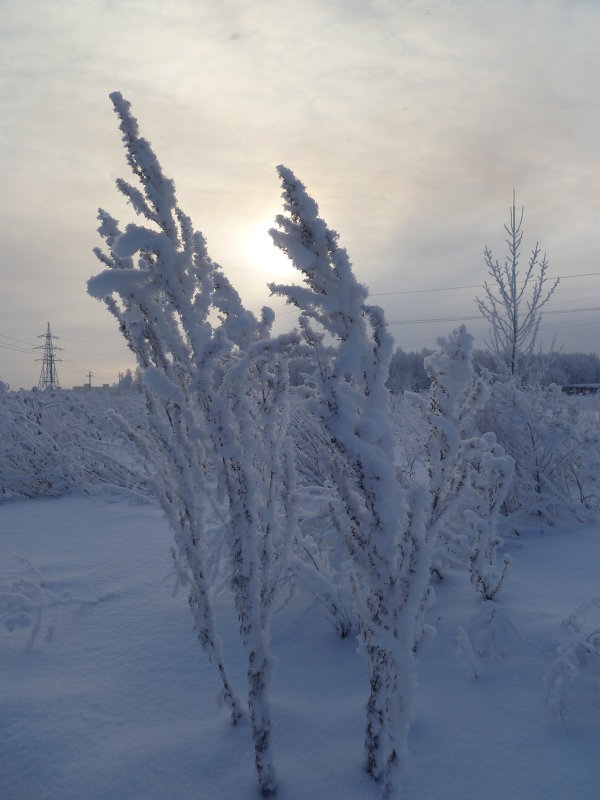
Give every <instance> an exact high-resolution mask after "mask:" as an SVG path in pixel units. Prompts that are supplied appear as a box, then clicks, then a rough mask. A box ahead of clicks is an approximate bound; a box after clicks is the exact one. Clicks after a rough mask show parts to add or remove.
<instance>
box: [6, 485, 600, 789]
mask: <svg viewBox="0 0 600 800" xmlns="http://www.w3.org/2000/svg"><path fill="white" fill-rule="evenodd" d="M170 544H171V534H170V530H169V528H168V526H167V524H166V522H165V521H164V519H163V516H162V513H161V512H160V510H158V508H156V507H155V506H153V505H137V504H131V503H129V502H128V501H127V500H125V499H122V498H116V497H115V498H114V500H113V502H109V500H107V498H99V497H87V498H84V497H79V496H67V497H63V498H60V499H41V500H28V501H15V502H12V503H5V504H3V505H0V592H1V593H2V594H0V615H1V620H2V622H3V625H2V628H1V629H0V697H1V700H0V703H1V708H2V713H1V715H0V742H1V746H0V798H2V800H44V799H45V798H48V800H50V799H51V800H84V799H89V800H108V798H111V799H112V798H119V800H133V798H136V800H137V799H138V798H143V799H144V800H153V799H154V798H156V800H167V799H168V798H173V800H188V799H189V800H192V798H193V799H194V800H204V799H205V800H239V798H252V797H257V796H258V791H257V789H256V784H255V775H254V767H253V750H252V746H251V741H250V735H249V730H248V726H247V723H244V724H242V725H241V726H240V727H238V728H236V729H232V728H231V726H230V724H229V721H228V717H227V714H226V712H225V710H223V709H219V708H218V707H217V705H216V704H215V696H216V695H217V693H218V690H219V683H218V679H217V675H216V674H215V671H214V669H213V668H212V667H211V665H210V664H208V663H207V661H206V659H205V657H204V654H203V653H202V651H201V649H200V646H199V644H198V642H197V641H196V640H195V637H194V634H193V631H192V625H191V615H190V613H189V611H188V609H187V600H186V598H185V596H184V594H183V593H180V594H179V595H178V596H175V597H174V596H173V585H174V582H175V578H174V575H173V574H172V562H171V556H170V552H169V546H170ZM507 549H508V550H509V552H510V553H511V554H512V555H513V558H514V563H513V567H512V569H511V571H510V573H509V576H508V578H507V580H506V584H505V586H504V587H503V590H502V592H501V594H500V601H499V603H498V605H497V606H496V610H495V620H494V622H493V623H492V624H491V625H490V624H489V622H488V616H489V612H490V609H489V608H488V609H485V610H484V609H483V608H482V604H481V602H480V601H479V600H478V598H477V596H476V595H475V593H474V592H473V591H472V589H471V588H470V586H469V585H468V583H467V582H466V581H467V580H468V579H467V578H466V576H450V577H448V578H446V580H445V581H444V583H443V584H441V585H440V584H438V585H437V587H436V592H437V598H438V599H437V603H436V605H435V606H434V608H433V610H432V616H431V621H432V622H433V623H434V624H435V625H436V627H437V635H436V637H435V638H434V640H433V642H432V643H431V644H429V645H428V647H427V649H426V651H425V652H424V654H423V656H422V658H421V665H420V673H419V680H420V688H419V694H418V698H417V718H416V720H415V723H414V725H413V727H412V730H411V735H410V740H409V745H410V760H409V762H408V765H407V774H406V776H405V780H404V786H403V793H402V795H403V797H405V798H410V800H442V798H443V800H472V799H473V798H479V797H481V798H486V800H507V799H508V798H510V800H532V798H540V799H541V798H543V800H565V799H566V798H577V800H597V799H598V798H600V658H599V657H598V655H597V654H594V653H591V654H590V655H588V654H587V651H586V638H587V642H588V645H589V647H588V649H592V650H593V647H592V646H591V644H592V642H593V641H594V639H593V635H592V634H593V632H594V631H595V630H596V629H598V628H600V609H599V608H598V606H595V605H593V601H594V600H595V599H596V598H597V597H600V584H599V582H598V576H599V575H600V526H599V525H591V526H588V527H579V528H577V529H576V530H549V531H546V532H545V533H543V534H540V533H539V532H535V533H534V532H532V533H529V534H527V535H523V536H521V537H520V538H515V539H512V540H511V541H509V542H508V543H507ZM19 597H20V598H21V599H19ZM24 597H27V598H29V600H28V602H29V604H30V610H29V612H27V610H26V608H25V600H24V599H23V598H24ZM590 603H592V605H590ZM11 604H12V607H13V608H14V607H15V606H18V607H20V616H19V614H18V608H17V612H16V613H17V616H16V617H15V613H13V612H12V611H10V608H11ZM40 605H46V606H47V607H45V608H43V609H42V612H41V620H38V617H37V612H36V608H37V607H39V606H40ZM578 609H580V612H579V614H578V616H576V617H575V616H571V615H573V614H574V613H575V612H576V611H577V610H578ZM218 613H219V615H220V620H219V621H220V624H221V629H222V633H223V638H224V641H225V650H226V657H227V659H228V662H229V664H230V671H231V673H232V676H233V678H234V680H235V681H236V684H237V685H238V687H239V688H240V690H242V689H243V681H244V674H243V673H244V666H243V665H244V658H243V657H242V654H241V652H240V650H239V645H238V639H237V632H236V620H235V617H234V614H233V612H232V608H231V604H230V602H229V600H228V597H227V592H226V591H225V590H222V591H221V593H220V601H219V603H218ZM570 616H571V625H570V626H569V625H568V624H566V623H565V620H566V619H567V618H569V617H570ZM11 620H12V621H13V622H16V623H18V622H19V621H20V622H26V621H27V620H29V621H30V623H31V624H30V625H29V626H28V627H16V628H15V629H13V630H12V631H11V630H9V629H8V628H9V627H10V626H11ZM38 621H39V622H40V624H39V630H38V631H37V634H36V636H35V638H34V640H33V641H31V638H32V631H34V630H35V627H36V623H37V622H38ZM7 626H8V627H7ZM461 628H462V629H463V630H464V631H465V634H466V635H461V636H459V631H460V629H461ZM457 637H458V640H460V641H461V642H462V644H459V643H458V640H457ZM494 637H495V638H494ZM471 647H472V648H474V650H478V651H480V652H484V651H486V650H487V652H488V656H487V657H486V656H485V654H484V655H478V654H475V653H474V652H473V651H471V650H470V648H471ZM561 647H562V650H561V653H560V654H559V652H558V649H559V648H561ZM272 650H273V652H274V654H275V655H276V657H277V659H278V664H277V669H276V673H275V679H274V686H273V692H272V697H273V718H274V744H275V757H276V764H277V770H278V777H279V786H280V792H279V796H280V798H281V800H321V799H323V800H338V798H340V800H341V798H344V800H375V798H376V797H378V794H379V792H378V789H377V787H376V786H374V784H373V783H372V782H371V781H370V779H369V778H368V777H367V776H366V774H365V773H364V772H363V770H362V766H361V759H362V734H363V724H364V723H363V719H364V713H363V706H364V703H365V701H366V698H367V693H368V685H367V679H366V673H365V665H364V661H363V659H362V658H361V656H360V655H358V654H357V653H356V644H355V642H353V641H349V640H341V639H339V638H338V637H337V636H336V635H335V633H334V631H333V628H332V627H331V625H330V623H329V622H328V620H327V618H326V617H325V615H324V613H323V612H322V610H321V608H320V607H319V606H318V605H317V604H316V603H315V602H314V601H313V599H312V598H311V597H309V596H306V595H304V594H302V593H301V592H300V590H298V589H296V590H294V591H293V592H291V593H290V592H288V595H286V597H284V598H282V604H281V607H280V608H279V610H278V611H277V612H276V614H275V616H274V620H273V635H272ZM552 670H553V671H552ZM475 673H477V675H478V677H477V678H476V677H475ZM548 676H550V677H549V678H548ZM552 678H554V679H555V680H554V681H552ZM549 689H550V692H549ZM240 694H243V692H242V691H240ZM561 703H562V710H563V714H562V717H563V718H562V719H561V713H560V708H561ZM553 709H554V710H553Z"/></svg>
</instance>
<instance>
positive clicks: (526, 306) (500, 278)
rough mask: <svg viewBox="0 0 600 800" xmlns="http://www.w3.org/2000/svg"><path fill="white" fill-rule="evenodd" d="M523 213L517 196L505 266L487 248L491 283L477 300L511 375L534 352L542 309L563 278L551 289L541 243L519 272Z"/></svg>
mask: <svg viewBox="0 0 600 800" xmlns="http://www.w3.org/2000/svg"><path fill="white" fill-rule="evenodd" d="M523 211H524V209H523V208H522V209H521V213H520V215H518V216H517V209H516V205H515V194H514V192H513V202H512V206H511V209H510V222H509V224H508V225H505V226H504V230H505V231H506V235H507V238H506V244H507V247H508V255H507V257H506V259H505V261H504V264H503V265H502V266H501V265H500V263H499V262H498V260H497V259H496V260H494V257H493V255H492V252H491V250H490V249H489V248H488V247H487V246H486V247H485V249H484V258H485V265H486V267H487V270H488V275H489V277H490V282H489V283H488V281H485V283H484V284H483V292H484V293H483V297H481V298H479V297H478V298H476V300H475V302H476V303H477V308H478V309H479V312H480V313H481V315H482V316H483V318H484V319H485V320H487V322H488V323H489V326H490V331H489V346H490V349H491V350H492V352H493V354H494V356H495V357H496V358H497V359H498V361H499V362H500V363H501V364H503V365H504V366H505V367H506V369H507V370H508V372H509V373H510V375H512V376H515V375H518V374H519V371H520V370H521V368H522V366H523V364H522V362H523V361H524V360H526V359H527V358H528V357H529V356H531V354H532V353H533V351H534V348H535V345H536V341H537V336H538V333H539V327H540V322H541V320H542V308H543V307H544V306H545V305H546V303H547V302H548V301H549V300H550V298H551V297H552V295H553V293H554V291H555V289H556V287H557V286H558V282H559V279H558V278H557V279H556V280H555V281H554V282H553V283H551V284H550V285H549V286H548V285H547V284H548V275H547V272H548V259H547V258H546V254H545V253H544V254H543V255H542V254H541V251H540V247H539V244H538V243H537V242H536V245H535V247H534V248H533V251H532V253H531V256H530V258H529V262H528V264H527V269H526V270H525V273H524V275H523V276H521V274H520V272H519V261H520V258H521V243H522V241H523Z"/></svg>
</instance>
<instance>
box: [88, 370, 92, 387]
mask: <svg viewBox="0 0 600 800" xmlns="http://www.w3.org/2000/svg"><path fill="white" fill-rule="evenodd" d="M91 388H92V373H91V372H88V389H91Z"/></svg>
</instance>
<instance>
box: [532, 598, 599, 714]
mask: <svg viewBox="0 0 600 800" xmlns="http://www.w3.org/2000/svg"><path fill="white" fill-rule="evenodd" d="M599 609H600V598H598V597H596V598H594V599H593V600H591V601H590V602H588V603H584V604H583V605H581V606H580V607H579V608H578V609H577V611H575V612H574V613H573V614H571V615H570V616H569V617H568V619H566V620H564V622H563V626H564V629H565V637H564V641H563V642H562V643H561V644H560V645H559V646H558V648H557V650H556V658H555V659H554V661H553V662H552V665H551V666H550V669H549V670H548V672H547V673H546V675H545V678H544V682H545V687H546V707H547V708H548V710H549V712H550V713H551V714H552V716H553V717H555V718H557V719H559V720H560V721H561V722H562V723H563V724H566V721H567V717H568V715H569V713H570V712H572V711H573V710H575V709H576V708H577V705H578V702H581V703H582V704H585V705H586V706H588V705H589V703H590V698H589V693H590V692H594V694H596V693H597V691H598V686H599V680H600V624H599V623H600V616H599V613H598V612H599ZM592 705H593V706H595V707H596V706H597V699H596V698H595V699H594V700H593V701H592Z"/></svg>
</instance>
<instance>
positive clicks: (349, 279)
mask: <svg viewBox="0 0 600 800" xmlns="http://www.w3.org/2000/svg"><path fill="white" fill-rule="evenodd" d="M278 171H279V175H280V178H281V181H282V184H283V198H284V208H285V212H286V213H285V214H284V215H280V216H278V217H277V224H278V226H279V227H278V229H274V230H272V231H271V235H272V237H273V240H274V242H275V244H276V245H277V246H278V247H280V248H281V249H282V250H283V251H284V252H285V253H286V254H287V255H288V256H289V258H290V259H291V260H292V262H293V263H294V265H295V266H296V267H297V269H298V270H299V271H300V272H301V273H302V276H303V280H304V285H303V286H296V285H291V286H276V285H271V287H270V288H271V291H272V292H274V293H276V294H279V295H282V296H284V297H285V298H286V299H287V301H288V302H289V303H292V304H293V305H294V306H296V307H298V308H299V309H300V311H301V316H300V326H301V330H302V334H303V337H304V341H305V343H306V344H307V345H308V346H310V347H312V348H313V350H314V352H315V358H316V361H317V363H318V370H317V371H316V372H315V376H314V384H313V387H312V392H311V393H310V395H309V397H308V398H307V408H308V409H309V410H310V412H311V413H312V414H314V415H315V417H316V418H317V419H318V420H319V423H320V424H321V425H322V426H323V428H324V429H325V430H326V431H327V435H328V439H329V447H330V448H331V449H332V450H333V451H335V453H336V454H337V456H338V457H339V458H340V459H341V461H342V462H343V464H344V467H343V469H338V470H337V471H336V472H335V473H334V474H332V475H331V485H332V487H333V489H334V490H335V494H334V496H333V499H332V502H331V505H330V511H331V518H332V522H333V524H334V525H335V527H336V530H337V533H338V535H339V537H340V539H341V541H343V542H344V544H345V546H346V548H347V552H348V554H349V556H350V557H351V559H352V580H353V586H354V596H355V603H356V606H357V613H358V616H359V619H360V641H361V645H362V647H361V649H362V652H363V653H364V654H365V656H366V660H367V668H368V674H369V680H370V687H371V691H370V696H369V700H368V703H367V726H366V734H365V750H366V759H367V769H368V771H369V773H370V774H371V775H372V776H373V777H374V778H375V779H376V780H380V781H381V782H382V784H383V795H384V797H389V796H390V795H391V793H392V791H393V785H394V781H393V775H394V772H395V770H396V769H397V767H398V765H399V763H400V761H401V760H402V759H403V758H404V756H405V750H406V740H407V736H408V731H409V727H410V724H411V722H412V718H413V699H414V689H415V651H414V643H415V640H416V638H417V635H418V631H417V626H418V625H419V624H420V619H421V618H420V610H419V609H420V603H421V600H422V598H423V595H424V593H425V590H426V586H427V584H428V582H429V567H430V563H431V552H430V548H429V546H428V544H427V542H426V540H425V506H426V501H427V495H426V492H425V491H424V490H423V488H422V487H420V486H417V487H414V488H407V489H403V488H402V486H401V485H400V482H399V481H398V478H397V473H396V468H395V464H394V453H393V437H392V430H391V426H390V419H389V408H388V393H387V389H386V386H385V382H386V380H387V377H388V370H389V361H390V356H391V352H392V339H391V336H390V335H389V333H388V331H387V329H386V324H385V321H384V317H383V312H382V311H381V309H380V308H378V307H376V306H371V305H369V304H367V302H366V300H367V290H366V288H365V287H364V286H362V285H361V284H360V283H358V282H357V280H356V278H355V277H354V275H353V272H352V267H351V264H350V261H349V259H348V256H347V253H346V251H345V250H343V249H342V248H340V247H338V244H337V239H338V237H337V234H336V233H335V232H334V231H333V230H331V229H329V228H328V227H327V225H326V223H325V222H324V221H323V220H322V219H321V218H320V217H319V215H318V207H317V204H316V203H315V202H314V200H313V199H312V198H311V197H309V196H308V194H307V193H306V190H305V188H304V186H303V185H302V183H300V181H298V180H297V179H296V177H295V176H294V175H293V173H292V172H291V171H290V170H288V169H286V168H285V167H282V166H280V167H279V168H278ZM325 334H327V335H328V336H329V337H331V338H332V339H333V341H334V349H333V354H332V355H331V356H330V357H324V355H323V353H324V346H323V342H324V336H325Z"/></svg>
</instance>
